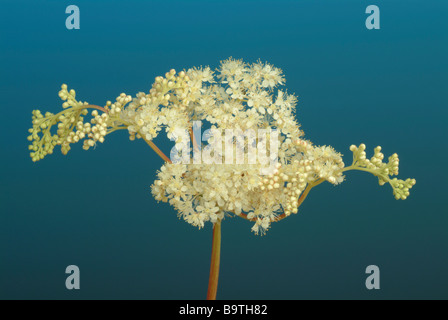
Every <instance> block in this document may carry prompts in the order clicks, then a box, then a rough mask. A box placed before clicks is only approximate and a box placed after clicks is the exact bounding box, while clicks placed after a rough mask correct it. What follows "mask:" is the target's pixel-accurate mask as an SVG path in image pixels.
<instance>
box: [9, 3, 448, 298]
mask: <svg viewBox="0 0 448 320" xmlns="http://www.w3.org/2000/svg"><path fill="white" fill-rule="evenodd" d="M70 4H76V5H78V6H79V8H80V11H81V29H80V30H67V29H66V28H65V19H66V17H67V15H66V14H65V8H66V7H67V6H68V5H70ZM370 4H375V5H378V6H379V8H380V10H381V29H380V30H371V31H370V30H367V29H366V27H365V25H364V23H365V19H366V17H367V15H366V14H365V8H366V7H367V6H368V5H370ZM447 11H448V2H447V1H412V0H409V1H392V0H390V1H381V0H375V1H363V0H356V1H354V0H353V1H330V0H325V1H323V0H317V1H73V2H72V1H70V2H69V1H20V0H15V1H11V0H6V1H5V0H3V1H2V2H1V4H0V96H1V104H0V110H1V115H0V116H1V126H0V130H1V135H0V144H1V157H0V170H1V172H0V177H1V183H0V298H1V299H203V298H205V293H206V287H207V282H208V272H209V262H210V260H209V259H210V250H211V235H212V230H211V227H210V225H208V226H207V227H206V228H205V229H203V230H200V231H198V230H197V229H195V228H193V227H191V226H190V225H188V224H186V223H184V222H182V221H180V220H178V218H177V217H176V214H175V212H174V211H173V210H172V209H171V208H170V207H169V206H168V205H166V204H157V203H156V202H155V201H154V200H153V198H152V196H151V194H150V189H149V186H150V184H151V183H152V181H153V180H154V177H155V173H156V170H157V169H158V168H159V167H160V166H161V164H162V163H161V160H160V159H159V158H158V157H156V156H155V154H153V152H152V150H150V149H149V148H148V147H147V146H146V145H145V144H144V143H143V142H141V141H137V142H133V143H130V142H129V140H128V138H127V135H126V134H125V133H124V132H118V133H114V134H113V135H111V136H110V137H109V138H108V139H106V143H104V145H101V146H99V147H98V148H97V149H96V150H95V151H88V152H85V151H83V150H82V149H81V146H80V145H78V146H74V147H73V149H72V151H70V153H69V156H67V157H65V156H62V155H61V154H60V152H59V151H57V152H55V154H54V155H52V156H50V157H48V158H46V159H45V160H44V161H41V162H38V163H32V162H31V160H30V159H29V155H28V150H27V145H28V141H27V140H26V136H27V129H28V128H29V127H30V123H31V122H30V121H31V111H32V110H33V109H35V108H39V109H41V110H48V111H52V112H56V111H58V110H59V109H60V108H61V102H60V99H59V97H58V96H57V92H58V90H59V88H60V85H61V84H62V83H67V84H68V85H69V87H70V88H74V89H76V91H77V94H78V97H79V98H80V99H82V100H87V101H89V102H91V103H94V104H100V105H103V104H104V103H105V101H106V100H109V99H110V100H112V99H114V98H115V97H116V96H117V95H119V94H120V93H121V92H126V93H128V94H132V95H134V94H135V93H137V92H139V91H148V90H149V88H150V85H151V83H152V81H153V79H154V77H155V76H157V75H162V74H164V73H165V72H166V71H168V70H169V69H170V68H175V69H177V70H181V69H183V68H188V67H192V66H197V65H210V66H211V67H217V66H218V63H219V61H220V60H222V59H226V58H228V57H229V56H233V57H236V58H243V59H245V60H246V61H248V62H253V61H256V60H257V59H261V60H263V61H269V62H270V63H272V64H274V65H275V66H277V67H280V68H282V69H283V70H284V72H285V74H286V79H287V88H288V90H289V91H290V92H295V93H296V94H297V95H299V106H298V110H297V115H298V118H299V121H300V122H301V123H302V127H303V129H304V131H305V133H306V135H307V138H309V139H311V140H312V141H313V142H315V143H316V144H329V145H332V146H334V147H335V148H336V149H337V150H339V151H341V152H342V153H344V154H345V155H346V158H345V159H346V162H347V163H349V162H350V161H351V156H350V154H349V153H350V152H349V150H348V147H349V146H350V145H351V144H359V143H362V142H364V143H365V144H366V145H367V147H368V149H369V150H370V152H372V151H373V148H374V147H375V146H377V145H381V146H382V147H383V151H384V153H385V155H386V156H388V155H390V154H392V153H394V152H396V153H398V154H399V156H400V160H401V162H400V177H401V178H407V177H414V178H416V179H417V185H416V186H415V187H414V189H413V190H412V193H411V196H410V197H409V199H407V200H406V201H396V200H395V199H394V197H393V196H392V190H391V189H390V187H389V186H384V187H380V186H378V183H377V179H376V178H375V177H373V176H370V175H367V174H363V173H362V172H353V173H352V172H350V173H348V174H347V181H346V182H345V183H343V184H342V185H340V186H337V187H333V186H331V185H329V184H324V185H321V186H319V187H318V188H316V189H313V191H312V192H311V193H310V195H309V197H308V199H307V200H306V201H305V203H304V204H303V206H302V207H301V210H300V214H299V215H296V216H292V217H290V218H288V219H286V220H283V221H282V222H279V223H277V224H274V225H273V227H272V228H271V230H270V231H269V232H268V233H267V235H266V236H264V237H258V236H255V235H253V234H252V233H251V232H250V227H251V224H250V223H248V222H246V221H243V220H239V219H237V218H235V219H226V220H225V222H224V224H223V231H222V232H223V239H222V256H221V261H222V262H221V273H220V286H219V291H218V298H221V299H446V298H448V273H447V270H448V257H447V253H448V250H447V249H448V236H447V231H448V230H447V227H448V215H447V213H448V212H447V202H446V201H447V197H446V189H447V188H446V183H447V179H448V176H447V165H446V158H447V155H448V152H447V147H448V143H447V126H446V121H447V116H448V112H447V107H448V99H447V93H448V90H447V89H448V77H447V71H448V64H447V56H448V41H447V40H448V37H447V31H448V22H447V19H446V16H447ZM161 148H162V149H163V150H165V151H167V150H169V149H170V148H171V144H170V143H167V142H166V141H165V142H163V140H162V142H161ZM70 264H75V265H77V266H79V267H80V269H81V289H80V290H72V291H69V290H67V289H66V288H65V278H66V276H67V275H66V274H65V268H66V266H68V265H70ZM370 264H375V265H378V266H379V267H380V270H381V289H380V290H371V291H369V290H367V289H366V287H365V284H364V283H365V279H366V277H367V275H366V274H365V268H366V267H367V266H368V265H370Z"/></svg>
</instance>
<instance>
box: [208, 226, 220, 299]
mask: <svg viewBox="0 0 448 320" xmlns="http://www.w3.org/2000/svg"><path fill="white" fill-rule="evenodd" d="M220 256H221V221H218V222H216V223H215V224H214V225H213V242H212V257H211V262H210V277H209V279H208V290H207V300H216V293H217V291H218V277H219V261H220Z"/></svg>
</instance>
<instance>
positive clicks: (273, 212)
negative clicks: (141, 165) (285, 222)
mask: <svg viewBox="0 0 448 320" xmlns="http://www.w3.org/2000/svg"><path fill="white" fill-rule="evenodd" d="M284 83H285V78H284V76H283V73H282V71H281V70H280V69H278V68H275V67H274V66H272V65H270V64H267V63H262V62H256V63H252V64H248V63H245V62H243V61H242V60H235V59H232V58H230V59H228V60H225V61H222V62H221V65H220V67H219V68H218V69H217V70H216V71H213V70H211V69H210V68H209V67H204V68H203V67H200V68H191V69H188V70H184V71H181V72H179V73H177V72H176V71H175V70H171V71H169V72H167V73H166V74H165V76H164V77H162V76H158V77H156V78H155V82H154V84H153V85H152V88H151V90H150V91H149V92H148V93H144V92H140V93H138V94H137V95H136V96H135V97H131V96H129V95H126V94H124V93H122V94H120V96H118V97H117V98H116V101H115V102H114V103H112V102H110V101H108V102H107V103H106V105H105V106H104V107H98V106H94V105H89V104H88V103H87V102H78V101H77V100H76V99H75V91H74V90H70V91H68V90H67V86H66V85H63V86H62V90H61V92H60V94H59V95H60V97H61V98H62V99H63V101H64V103H63V108H64V110H63V111H61V112H60V113H58V114H56V115H54V114H51V113H48V112H47V113H46V114H45V116H43V115H42V114H41V113H40V111H38V110H36V111H34V112H33V128H32V129H30V134H31V135H30V137H29V140H30V141H32V144H31V146H30V150H31V158H32V159H33V161H37V160H40V159H42V158H43V157H45V156H46V155H47V154H51V153H52V152H53V148H54V147H55V146H56V145H61V150H62V152H63V153H64V154H66V153H67V152H68V151H69V150H70V145H71V144H72V143H76V142H79V141H81V140H83V141H84V142H83V148H84V149H85V150H87V149H89V148H90V147H93V146H95V145H96V144H97V143H98V142H99V143H103V142H104V140H105V136H106V135H107V134H109V133H111V132H113V131H116V130H121V129H125V130H127V131H128V132H129V136H130V139H131V140H135V139H143V140H145V141H146V142H147V143H148V144H149V145H150V146H151V148H153V149H154V150H155V151H156V152H157V153H158V154H159V155H160V154H161V152H160V150H159V149H158V148H157V147H156V146H155V144H154V143H153V140H154V139H155V138H156V137H157V136H158V135H159V134H160V133H161V132H162V131H163V130H165V132H166V134H167V137H168V138H169V139H171V140H172V141H174V143H175V145H176V147H179V149H180V148H181V147H184V148H183V151H182V152H183V153H184V154H183V159H185V157H186V158H187V160H188V161H183V162H182V163H172V162H171V161H170V160H169V159H167V158H166V157H163V158H164V159H165V160H166V162H165V163H164V164H163V165H162V167H161V169H160V170H159V171H158V173H157V179H156V181H155V182H154V183H153V184H152V186H151V188H152V194H153V195H154V197H155V199H156V200H158V201H163V202H169V204H170V205H172V206H173V207H174V208H175V209H176V210H177V212H178V216H179V217H180V218H182V219H184V220H185V221H186V222H188V223H190V224H192V225H193V226H196V227H199V228H202V227H204V224H205V222H207V221H209V222H211V223H218V222H221V221H222V220H223V219H224V218H225V217H226V216H233V215H235V216H239V217H241V218H244V219H246V220H250V221H252V222H254V225H253V226H252V231H253V232H254V233H256V234H264V233H265V232H266V230H267V229H269V228H270V226H271V224H272V223H273V222H275V221H279V220H281V219H283V218H285V217H288V216H289V215H291V214H295V213H297V212H298V210H299V206H300V205H301V203H302V202H303V200H304V199H305V198H306V196H307V194H308V192H309V191H310V190H311V188H313V187H315V186H317V185H318V184H320V183H322V182H324V181H327V182H329V183H331V184H334V185H337V184H339V183H341V182H343V181H344V175H343V174H344V172H345V171H347V170H361V171H367V172H370V173H372V174H374V175H375V176H377V177H378V179H379V183H380V185H383V184H385V183H389V184H390V185H391V186H392V188H393V193H394V195H395V197H396V198H397V199H406V197H407V196H409V190H410V189H411V187H412V186H413V185H414V184H415V180H413V179H407V180H405V181H403V180H398V179H396V178H394V179H391V178H390V176H392V175H396V174H398V156H397V155H396V154H394V155H392V156H391V157H389V162H388V163H383V159H384V155H383V154H382V153H381V148H380V147H377V148H376V149H375V153H374V155H373V157H372V158H371V159H370V160H369V159H367V158H366V153H365V145H363V144H361V145H360V146H359V147H356V146H351V147H350V150H351V151H352V152H353V163H352V165H350V166H348V167H346V166H345V164H344V162H343V159H342V155H341V154H340V153H338V152H337V151H335V150H334V149H333V148H332V147H330V146H316V145H314V144H313V143H312V142H311V141H309V140H306V139H304V133H303V131H302V130H301V129H300V125H299V123H298V122H297V120H296V117H295V110H296V104H297V97H296V96H295V95H293V94H290V93H287V91H286V90H285V89H284V88H282V86H283V85H284ZM89 108H90V109H94V110H93V111H92V112H91V113H90V121H85V117H86V116H87V115H88V114H89V112H88V111H87V110H88V109H89ZM194 121H201V123H204V124H208V126H209V127H210V128H211V129H213V130H217V131H219V132H225V131H226V130H237V131H239V132H248V131H250V130H254V131H256V130H258V131H260V130H264V133H265V135H264V136H258V137H256V138H255V139H253V140H250V139H247V140H243V142H241V141H239V140H238V139H235V138H233V137H232V136H230V138H228V137H227V136H225V138H224V139H218V137H217V136H216V135H212V136H207V137H206V136H205V135H204V137H195V135H194V134H193V133H191V132H192V129H193V122H194ZM56 124H57V128H58V129H57V132H56V134H52V133H51V127H52V126H53V125H56ZM188 132H190V135H189V134H188ZM183 133H187V134H183ZM274 135H275V136H276V137H278V143H277V144H275V145H272V143H271V144H270V143H269V142H272V140H271V138H272V137H273V136H274ZM190 138H191V139H192V140H193V142H194V143H193V145H194V148H190V144H189V143H190V142H191V141H190ZM198 138H199V141H196V139H198ZM201 138H202V139H201ZM201 140H202V141H201ZM195 143H196V145H195ZM241 144H242V145H241ZM185 146H187V148H186V149H185ZM218 146H219V148H218ZM207 147H208V149H207ZM210 147H213V148H210ZM195 148H197V149H199V150H202V151H206V150H212V151H210V154H209V156H210V157H212V158H213V159H215V160H216V161H212V162H211V163H210V162H207V163H204V162H201V161H196V160H197V159H196V158H194V155H193V154H192V152H191V151H192V149H195ZM251 149H254V150H255V151H259V150H262V149H263V150H265V151H266V152H265V154H264V155H263V154H262V153H261V155H260V152H258V155H259V157H258V158H257V159H256V161H246V162H244V163H237V162H235V158H234V155H235V154H236V151H237V150H244V151H249V150H251ZM229 150H232V153H228V151H229ZM217 159H219V160H220V161H217ZM199 160H200V159H199ZM249 160H250V159H249ZM273 160H275V162H274V163H275V165H274V166H273V168H271V169H272V170H270V171H269V172H268V173H266V163H272V161H273Z"/></svg>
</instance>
